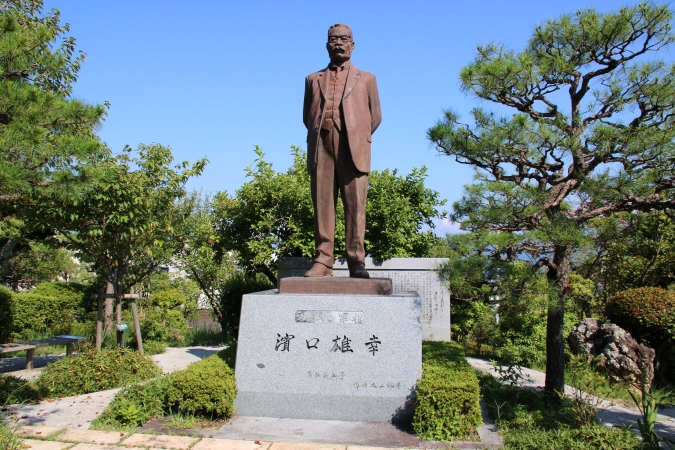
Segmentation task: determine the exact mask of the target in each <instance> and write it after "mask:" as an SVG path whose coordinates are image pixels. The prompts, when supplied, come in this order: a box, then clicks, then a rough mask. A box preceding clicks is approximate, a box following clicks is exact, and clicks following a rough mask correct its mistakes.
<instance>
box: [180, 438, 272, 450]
mask: <svg viewBox="0 0 675 450" xmlns="http://www.w3.org/2000/svg"><path fill="white" fill-rule="evenodd" d="M269 446H270V443H269V442H263V443H261V444H256V443H255V442H254V441H239V440H234V439H211V438H204V439H202V440H201V441H199V442H197V444H196V445H195V446H194V447H192V448H191V449H190V450H222V449H227V450H267V449H268V448H269Z"/></svg>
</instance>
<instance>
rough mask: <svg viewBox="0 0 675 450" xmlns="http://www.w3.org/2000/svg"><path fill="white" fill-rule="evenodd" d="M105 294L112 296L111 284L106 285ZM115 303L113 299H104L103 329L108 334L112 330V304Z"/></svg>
mask: <svg viewBox="0 0 675 450" xmlns="http://www.w3.org/2000/svg"><path fill="white" fill-rule="evenodd" d="M105 293H106V294H114V293H115V292H114V290H113V285H112V283H108V284H107V285H106V287H105ZM114 302H115V299H114V298H112V297H111V298H106V299H105V324H104V326H103V329H104V330H105V333H109V332H110V331H111V330H112V328H113V303H114Z"/></svg>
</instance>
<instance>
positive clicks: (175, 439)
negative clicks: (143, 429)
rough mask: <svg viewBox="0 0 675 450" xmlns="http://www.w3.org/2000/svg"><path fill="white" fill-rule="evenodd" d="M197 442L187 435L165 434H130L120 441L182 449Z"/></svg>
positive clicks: (134, 444)
mask: <svg viewBox="0 0 675 450" xmlns="http://www.w3.org/2000/svg"><path fill="white" fill-rule="evenodd" d="M195 442H197V439H195V438H191V437H187V436H166V435H154V434H132V435H131V436H129V438H128V439H125V440H124V441H123V442H122V445H123V446H132V447H134V446H135V447H152V448H170V449H177V450H184V449H187V448H188V447H190V446H191V445H192V444H194V443H195Z"/></svg>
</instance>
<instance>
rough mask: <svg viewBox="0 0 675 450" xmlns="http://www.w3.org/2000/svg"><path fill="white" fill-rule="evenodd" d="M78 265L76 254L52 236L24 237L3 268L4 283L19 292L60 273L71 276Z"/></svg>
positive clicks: (66, 276) (65, 276)
mask: <svg viewBox="0 0 675 450" xmlns="http://www.w3.org/2000/svg"><path fill="white" fill-rule="evenodd" d="M50 241H52V242H50ZM77 266H78V264H77V263H76V262H75V261H73V259H72V254H71V253H70V252H69V251H68V250H66V249H65V248H62V247H60V246H59V243H58V242H53V240H52V239H50V240H47V241H37V240H27V239H22V240H21V244H20V245H18V246H17V247H15V248H14V252H13V254H12V257H11V258H9V259H8V261H7V263H6V264H5V266H4V267H2V268H0V276H2V278H3V282H4V283H6V284H8V285H10V286H11V287H12V289H13V290H14V291H15V292H19V290H20V289H30V288H32V287H34V286H36V285H37V284H38V283H41V282H43V281H55V280H56V279H57V278H58V277H62V278H64V279H67V278H68V274H69V273H73V272H77V270H78V267H77Z"/></svg>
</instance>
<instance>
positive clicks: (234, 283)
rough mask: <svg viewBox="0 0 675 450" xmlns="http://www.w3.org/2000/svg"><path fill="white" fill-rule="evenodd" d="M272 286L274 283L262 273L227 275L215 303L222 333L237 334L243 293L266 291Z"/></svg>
mask: <svg viewBox="0 0 675 450" xmlns="http://www.w3.org/2000/svg"><path fill="white" fill-rule="evenodd" d="M272 288H274V285H273V284H272V283H270V281H269V280H268V279H267V278H266V277H264V276H263V275H262V274H257V275H253V276H251V277H247V276H245V275H241V274H234V275H232V276H231V277H229V278H228V279H227V280H226V281H225V283H224V284H223V286H222V288H221V290H220V295H219V303H218V305H217V308H218V312H219V314H218V315H219V316H220V317H221V322H220V325H221V326H222V328H223V333H225V334H228V335H230V336H238V335H239V316H240V315H241V300H242V297H243V296H244V294H249V293H251V292H259V291H266V290H268V289H272Z"/></svg>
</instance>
